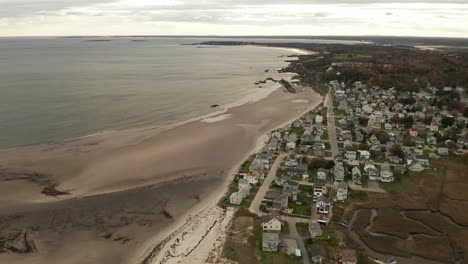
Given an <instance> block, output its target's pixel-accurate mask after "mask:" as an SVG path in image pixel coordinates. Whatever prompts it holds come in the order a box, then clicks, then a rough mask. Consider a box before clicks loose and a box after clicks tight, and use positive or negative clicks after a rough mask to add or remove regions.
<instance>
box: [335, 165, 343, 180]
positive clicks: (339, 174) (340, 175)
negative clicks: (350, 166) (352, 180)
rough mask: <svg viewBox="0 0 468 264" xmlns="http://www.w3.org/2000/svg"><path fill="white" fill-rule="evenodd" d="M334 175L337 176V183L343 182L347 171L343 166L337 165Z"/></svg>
mask: <svg viewBox="0 0 468 264" xmlns="http://www.w3.org/2000/svg"><path fill="white" fill-rule="evenodd" d="M333 175H334V176H335V181H343V180H344V177H345V169H344V167H343V165H342V164H339V163H337V164H335V168H334V169H333Z"/></svg>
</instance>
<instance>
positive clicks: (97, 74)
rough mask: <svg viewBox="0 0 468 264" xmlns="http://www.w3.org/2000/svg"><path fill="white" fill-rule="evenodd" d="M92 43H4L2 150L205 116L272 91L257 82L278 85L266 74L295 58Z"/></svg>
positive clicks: (170, 43) (160, 41)
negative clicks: (214, 107) (9, 147)
mask: <svg viewBox="0 0 468 264" xmlns="http://www.w3.org/2000/svg"><path fill="white" fill-rule="evenodd" d="M93 40H97V39H96V38H89V39H86V38H0V147H5V146H15V145H23V144H35V143H42V142H51V141H60V140H63V139H67V138H73V137H79V136H84V135H87V134H93V133H97V132H99V131H106V130H113V129H120V128H123V127H129V126H146V125H151V126H164V125H167V124H171V123H175V122H179V121H184V120H188V119H190V118H194V117H197V116H201V115H204V114H208V113H210V112H213V111H215V110H213V109H211V108H210V105H212V104H219V105H227V104H232V103H236V102H239V101H240V100H243V99H245V98H248V97H254V96H259V94H262V93H265V92H266V91H267V90H268V89H272V87H271V85H270V87H265V85H264V87H263V88H259V87H256V86H255V85H254V82H256V81H259V80H263V79H265V78H266V77H270V76H272V75H273V76H274V75H276V76H275V77H277V78H278V77H279V76H277V74H278V73H275V71H273V70H271V71H269V72H265V69H279V68H282V67H284V66H285V65H286V63H285V62H284V60H286V59H287V58H284V57H280V56H284V55H290V54H292V53H293V52H291V51H288V50H284V49H275V48H261V47H251V46H247V47H197V46H189V45H180V44H188V43H194V42H201V41H207V40H208V39H190V38H148V39H145V41H135V39H132V38H112V39H111V41H93ZM138 40H141V38H138ZM275 41H277V40H275ZM288 41H290V40H288Z"/></svg>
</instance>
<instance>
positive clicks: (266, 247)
mask: <svg viewBox="0 0 468 264" xmlns="http://www.w3.org/2000/svg"><path fill="white" fill-rule="evenodd" d="M279 242H280V240H279V232H263V234H262V250H263V251H266V252H276V251H278V245H279Z"/></svg>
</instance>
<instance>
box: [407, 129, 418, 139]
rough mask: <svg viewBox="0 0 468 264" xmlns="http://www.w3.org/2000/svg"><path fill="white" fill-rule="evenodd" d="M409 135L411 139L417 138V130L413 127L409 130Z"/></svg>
mask: <svg viewBox="0 0 468 264" xmlns="http://www.w3.org/2000/svg"><path fill="white" fill-rule="evenodd" d="M409 134H410V136H412V137H416V136H418V129H417V128H415V127H413V128H410V131H409Z"/></svg>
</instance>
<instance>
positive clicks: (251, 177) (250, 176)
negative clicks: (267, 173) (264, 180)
mask: <svg viewBox="0 0 468 264" xmlns="http://www.w3.org/2000/svg"><path fill="white" fill-rule="evenodd" d="M258 178H260V175H259V174H258V173H247V174H245V175H244V179H246V180H247V181H248V182H249V183H250V184H252V185H256V184H257V183H258Z"/></svg>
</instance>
